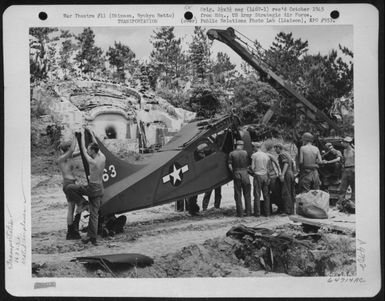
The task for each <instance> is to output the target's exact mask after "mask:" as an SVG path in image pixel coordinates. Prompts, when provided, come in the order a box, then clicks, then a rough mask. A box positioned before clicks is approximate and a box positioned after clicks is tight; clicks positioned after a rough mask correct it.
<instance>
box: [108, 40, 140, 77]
mask: <svg viewBox="0 0 385 301" xmlns="http://www.w3.org/2000/svg"><path fill="white" fill-rule="evenodd" d="M106 54H107V56H108V61H109V63H110V65H112V66H114V67H115V68H116V71H117V73H118V76H119V78H120V80H121V81H123V82H124V80H125V79H126V75H125V71H126V70H129V71H130V72H131V73H133V71H134V64H133V60H134V58H135V53H134V52H133V51H132V50H131V48H130V47H129V46H126V45H123V44H122V43H121V42H116V41H115V42H114V47H109V48H108V51H107V53H106Z"/></svg>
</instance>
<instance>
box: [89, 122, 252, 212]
mask: <svg viewBox="0 0 385 301" xmlns="http://www.w3.org/2000/svg"><path fill="white" fill-rule="evenodd" d="M85 135H86V137H85V138H86V144H88V143H89V142H90V141H91V139H90V133H89V132H87V131H85ZM96 139H97V138H96ZM238 139H242V140H243V141H244V148H245V150H246V151H247V152H248V153H249V154H250V155H251V151H252V145H251V139H250V135H249V133H248V132H247V131H246V130H242V129H241V128H240V121H239V118H238V117H237V116H235V115H226V116H223V117H220V118H216V119H206V120H198V121H192V122H190V123H188V124H187V125H185V126H184V127H183V128H182V129H181V130H180V131H179V132H178V133H177V134H176V135H175V136H174V137H173V138H172V139H171V140H170V141H169V142H168V143H167V144H166V145H165V146H164V147H163V148H161V149H160V150H159V151H158V152H155V153H152V154H151V155H150V156H149V158H147V160H146V162H145V163H140V164H132V163H128V162H126V161H124V160H121V159H119V158H117V157H116V156H114V155H113V154H112V153H111V152H110V151H109V150H108V149H107V148H106V147H105V146H104V145H103V143H102V142H101V141H100V140H99V139H97V142H98V144H99V147H100V151H101V152H102V153H103V154H104V155H105V157H106V165H105V169H104V173H103V184H104V195H103V199H102V205H101V208H100V213H101V215H102V216H105V215H108V214H119V213H124V212H128V211H133V210H138V209H142V208H146V207H152V206H157V205H161V204H165V203H168V202H172V201H176V200H180V199H183V198H187V197H190V196H193V195H196V194H199V193H203V192H205V191H207V190H210V189H214V188H216V187H218V186H221V185H223V184H226V183H228V182H229V181H231V180H232V175H231V173H230V171H229V170H228V164H227V159H228V154H229V153H230V152H231V151H232V150H233V149H234V145H235V141H236V140H238ZM202 154H203V155H202ZM82 157H83V156H82ZM83 165H84V169H85V172H86V175H87V176H88V165H87V162H86V161H85V160H83Z"/></svg>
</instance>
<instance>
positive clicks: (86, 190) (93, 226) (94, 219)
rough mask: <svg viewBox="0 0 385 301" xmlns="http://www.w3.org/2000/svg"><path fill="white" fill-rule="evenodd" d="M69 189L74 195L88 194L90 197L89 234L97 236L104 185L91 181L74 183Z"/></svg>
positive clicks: (92, 236) (89, 235) (93, 236)
mask: <svg viewBox="0 0 385 301" xmlns="http://www.w3.org/2000/svg"><path fill="white" fill-rule="evenodd" d="M67 191H68V193H69V194H71V195H72V196H74V195H77V197H82V196H83V195H87V196H88V199H89V203H90V204H89V208H90V217H89V221H88V233H87V236H88V237H91V238H96V236H97V234H98V221H99V208H100V205H101V201H102V197H103V192H104V191H103V185H102V184H96V183H89V184H88V185H87V186H84V185H76V186H75V185H74V186H70V187H68V188H67Z"/></svg>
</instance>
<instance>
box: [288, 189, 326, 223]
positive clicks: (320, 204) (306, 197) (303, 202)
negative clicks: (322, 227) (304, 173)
mask: <svg viewBox="0 0 385 301" xmlns="http://www.w3.org/2000/svg"><path fill="white" fill-rule="evenodd" d="M296 204H297V206H296V212H297V214H299V215H302V216H304V217H308V218H317V219H323V218H328V211H329V193H327V192H325V191H322V190H310V191H309V192H306V193H301V194H299V195H298V196H297V197H296Z"/></svg>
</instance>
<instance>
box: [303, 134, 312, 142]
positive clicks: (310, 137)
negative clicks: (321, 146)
mask: <svg viewBox="0 0 385 301" xmlns="http://www.w3.org/2000/svg"><path fill="white" fill-rule="evenodd" d="M313 139H314V137H313V135H312V134H310V133H308V132H306V133H304V134H303V135H302V140H304V141H310V142H311V141H313Z"/></svg>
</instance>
